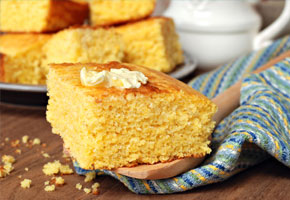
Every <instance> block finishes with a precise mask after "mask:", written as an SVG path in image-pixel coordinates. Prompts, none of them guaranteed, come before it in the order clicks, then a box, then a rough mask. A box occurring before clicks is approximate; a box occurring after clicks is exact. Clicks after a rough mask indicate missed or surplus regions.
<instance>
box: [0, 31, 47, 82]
mask: <svg viewBox="0 0 290 200" xmlns="http://www.w3.org/2000/svg"><path fill="white" fill-rule="evenodd" d="M50 37H51V36H50V35H45V34H5V35H1V36H0V80H1V81H4V82H11V83H23V84H45V80H46V70H45V69H46V67H45V63H44V62H43V61H44V59H45V53H44V52H43V50H42V47H43V45H44V44H45V43H46V42H47V41H48V40H49V39H50Z"/></svg>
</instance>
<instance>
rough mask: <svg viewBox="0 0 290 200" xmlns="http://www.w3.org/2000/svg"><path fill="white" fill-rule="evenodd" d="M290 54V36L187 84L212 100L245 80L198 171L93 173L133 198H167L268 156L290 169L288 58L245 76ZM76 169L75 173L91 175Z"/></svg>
mask: <svg viewBox="0 0 290 200" xmlns="http://www.w3.org/2000/svg"><path fill="white" fill-rule="evenodd" d="M288 50H290V36H287V37H284V38H282V39H280V40H277V41H276V42H275V43H273V44H272V45H271V46H269V47H266V48H264V49H262V50H259V51H256V52H253V53H251V54H249V55H246V56H243V57H240V58H239V59H237V60H235V61H233V62H231V63H229V64H227V65H224V66H221V67H220V68H218V69H216V70H214V71H212V72H210V73H207V74H204V75H201V76H199V77H197V78H195V79H193V80H192V81H191V82H190V83H189V84H190V85H191V86H192V87H193V88H194V89H196V90H198V91H200V92H201V93H203V94H204V95H206V96H207V97H209V98H213V97H215V96H216V95H217V94H219V93H221V92H223V91H224V90H225V89H227V88H228V87H230V86H231V85H233V84H234V83H235V82H236V81H237V80H239V79H241V78H242V77H244V78H243V83H242V89H241V99H240V105H241V106H240V107H239V108H237V109H236V110H235V111H234V112H233V113H232V114H230V115H229V116H228V117H227V118H225V119H224V120H223V121H222V122H221V123H220V124H219V125H218V126H217V127H216V129H215V131H214V133H213V134H212V146H211V148H212V153H211V154H210V155H209V156H208V157H207V159H206V160H205V161H204V162H203V163H202V165H201V166H199V167H198V168H195V169H192V170H190V171H188V172H185V173H183V174H181V175H179V176H176V177H173V178H168V179H162V180H139V179H135V178H130V177H126V176H123V175H119V174H116V173H114V172H111V171H107V170H96V172H97V173H98V174H106V175H110V176H112V177H114V178H116V179H118V180H119V181H121V182H122V183H123V184H124V185H125V186H126V187H128V188H129V189H130V190H131V191H132V192H135V193H137V194H168V193H176V192H183V191H187V190H191V189H193V188H195V187H198V186H202V185H207V184H211V183H216V182H220V181H223V180H226V179H228V178H230V177H231V176H233V175H234V174H236V173H238V172H241V171H243V170H245V169H247V168H249V167H251V166H253V165H256V164H258V163H260V162H262V161H264V160H265V159H267V158H269V157H270V156H273V157H275V158H276V159H277V160H278V161H280V162H282V163H283V164H285V165H286V166H288V167H290V57H289V58H285V59H284V60H283V61H281V62H279V63H276V64H274V65H273V66H272V67H270V68H269V69H268V70H266V71H263V72H261V73H259V74H249V72H251V71H253V70H255V69H257V68H259V67H261V66H262V65H264V64H265V63H267V62H268V61H269V60H271V59H272V58H274V57H277V56H279V55H280V54H282V53H284V52H286V51H288ZM245 74H248V75H245ZM74 165H75V169H76V172H77V173H78V174H82V175H83V174H86V173H87V172H89V171H87V170H84V169H81V168H80V167H79V166H78V164H77V163H74Z"/></svg>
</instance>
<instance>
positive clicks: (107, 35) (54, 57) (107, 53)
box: [44, 28, 124, 63]
mask: <svg viewBox="0 0 290 200" xmlns="http://www.w3.org/2000/svg"><path fill="white" fill-rule="evenodd" d="M44 49H45V51H46V55H47V60H46V62H47V63H65V62H67V63H77V62H80V63H88V62H95V63H105V62H108V61H121V60H122V59H123V57H124V42H123V40H122V37H121V35H119V34H118V33H116V32H115V31H114V29H112V28H109V29H103V28H97V29H92V28H70V29H66V30H63V31H61V32H58V33H57V34H55V35H54V36H53V37H52V39H51V40H49V42H48V43H47V44H46V45H45V47H44Z"/></svg>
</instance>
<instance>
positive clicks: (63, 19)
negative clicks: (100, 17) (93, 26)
mask: <svg viewBox="0 0 290 200" xmlns="http://www.w3.org/2000/svg"><path fill="white" fill-rule="evenodd" d="M88 13H89V7H88V4H87V3H84V2H83V3H80V2H73V1H69V0H1V1H0V30H1V31H3V32H51V31H58V30H61V29H63V28H66V27H69V26H71V25H76V24H82V23H83V22H84V20H85V19H86V18H87V17H88Z"/></svg>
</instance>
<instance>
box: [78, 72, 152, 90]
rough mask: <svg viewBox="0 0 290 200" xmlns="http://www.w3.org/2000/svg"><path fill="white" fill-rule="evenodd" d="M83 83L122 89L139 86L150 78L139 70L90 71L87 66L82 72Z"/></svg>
mask: <svg viewBox="0 0 290 200" xmlns="http://www.w3.org/2000/svg"><path fill="white" fill-rule="evenodd" d="M80 78H81V83H82V85H84V86H103V87H107V88H110V87H116V88H121V89H128V88H139V87H141V84H146V83H147V80H148V78H147V77H146V76H145V75H144V74H143V73H142V72H139V71H130V70H128V69H126V68H121V69H111V70H110V71H106V70H103V71H101V72H96V71H88V70H87V69H86V68H85V67H83V68H82V69H81V72H80Z"/></svg>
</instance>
